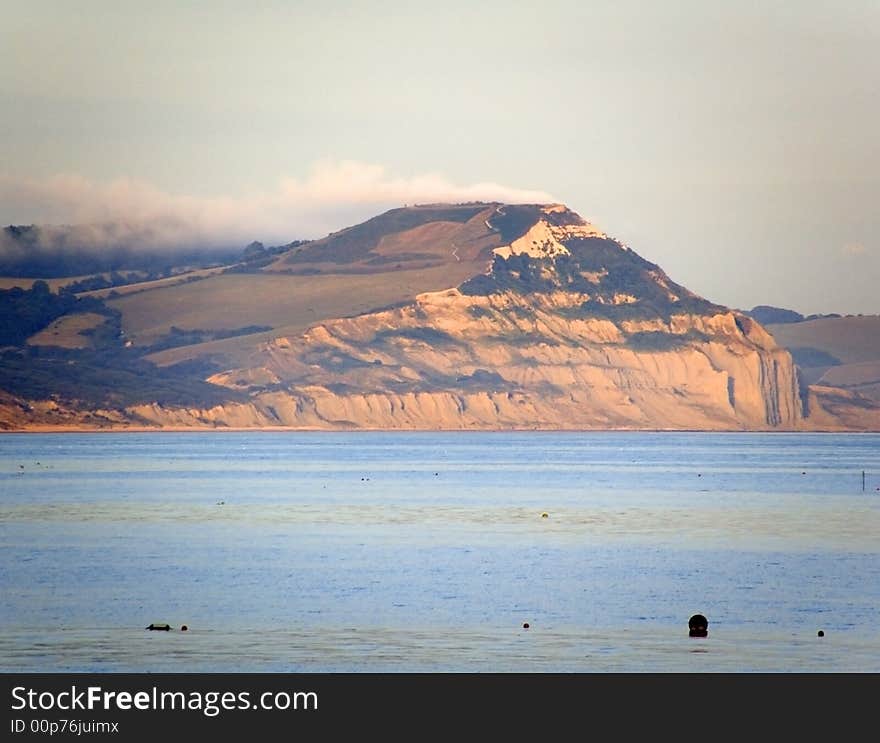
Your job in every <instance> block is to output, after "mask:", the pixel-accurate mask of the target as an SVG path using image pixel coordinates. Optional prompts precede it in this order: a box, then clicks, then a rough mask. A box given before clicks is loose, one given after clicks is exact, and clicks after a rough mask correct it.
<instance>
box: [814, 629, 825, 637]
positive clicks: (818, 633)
mask: <svg viewBox="0 0 880 743" xmlns="http://www.w3.org/2000/svg"><path fill="white" fill-rule="evenodd" d="M816 635H817V636H818V637H825V632H824V631H822V630H819V631H818V632H817V633H816Z"/></svg>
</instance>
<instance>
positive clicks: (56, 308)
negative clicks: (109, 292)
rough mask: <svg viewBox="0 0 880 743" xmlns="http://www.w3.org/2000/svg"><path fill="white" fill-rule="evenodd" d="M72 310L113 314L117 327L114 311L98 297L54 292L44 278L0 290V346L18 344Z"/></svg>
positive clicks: (115, 311)
mask: <svg viewBox="0 0 880 743" xmlns="http://www.w3.org/2000/svg"><path fill="white" fill-rule="evenodd" d="M72 312H96V313H98V314H101V315H107V317H108V318H110V317H115V318H116V319H117V323H116V324H117V327H118V317H119V312H118V311H117V310H112V309H110V308H109V307H107V306H106V305H105V304H104V303H103V302H101V301H100V300H99V299H93V298H91V297H83V298H81V299H78V298H77V297H75V296H73V295H71V294H53V293H52V292H51V291H50V290H49V285H48V284H47V283H46V282H45V281H35V282H34V284H33V286H32V287H31V288H30V289H20V288H18V287H15V288H12V289H6V290H0V347H3V346H21V345H23V344H24V342H25V341H26V340H27V339H28V338H29V337H30V336H32V335H33V334H34V333H37V332H39V331H40V330H42V329H43V328H45V327H46V326H47V325H49V323H51V322H52V321H53V320H57V319H58V318H59V317H61V316H62V315H67V314H69V313H72Z"/></svg>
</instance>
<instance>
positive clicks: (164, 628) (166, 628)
mask: <svg viewBox="0 0 880 743" xmlns="http://www.w3.org/2000/svg"><path fill="white" fill-rule="evenodd" d="M147 629H151V630H161V631H162V632H168V631H169V630H170V629H171V625H170V624H151V625H150V626H149V627H147Z"/></svg>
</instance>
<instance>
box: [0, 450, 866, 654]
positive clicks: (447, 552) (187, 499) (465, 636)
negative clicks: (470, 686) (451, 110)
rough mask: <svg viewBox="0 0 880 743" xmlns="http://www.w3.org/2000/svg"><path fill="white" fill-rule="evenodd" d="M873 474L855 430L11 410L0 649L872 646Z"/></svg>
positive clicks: (0, 543) (675, 650) (807, 650)
mask: <svg viewBox="0 0 880 743" xmlns="http://www.w3.org/2000/svg"><path fill="white" fill-rule="evenodd" d="M862 470H865V471H866V473H867V474H866V490H865V491H862V489H861V472H862ZM876 487H880V436H875V435H836V434H835V435H830V434H828V435H815V434H767V435H759V434H673V433H668V434H666V433H664V434H659V433H657V434H640V433H625V434H624V433H620V434H616V433H615V434H611V433H603V434H575V433H567V434H549V433H526V434H509V433H508V434H448V433H445V434H428V433H421V434H416V433H360V434H342V433H340V434H327V433H322V434H303V433H296V434H289V433H288V434H286V433H215V434H173V433H154V434H47V435H36V434H27V435H12V434H6V435H3V436H0V585H2V586H3V602H2V603H0V623H2V629H0V658H2V661H0V665H2V670H3V671H14V670H27V671H64V670H71V671H129V670H130V671H154V672H159V671H459V670H460V671H636V672H641V671H855V672H859V671H872V672H875V671H877V670H880V634H878V633H880V560H878V559H877V558H878V552H880V540H878V538H877V535H878V534H880V492H878V491H876V490H874V488H876ZM544 513H546V514H547V517H546V518H542V514H544ZM695 612H700V613H704V614H706V616H708V617H709V621H710V632H709V638H706V639H705V640H695V639H693V638H689V637H687V618H688V617H689V616H690V615H691V614H693V613H695ZM154 621H155V622H169V623H171V624H172V625H173V626H175V627H179V626H180V625H181V624H184V623H185V624H187V625H188V626H189V627H190V631H189V632H186V633H183V632H179V631H174V632H170V633H164V632H162V633H154V632H147V631H145V630H144V627H145V626H146V625H148V624H150V623H151V622H154ZM526 621H527V622H529V624H530V628H529V629H528V630H524V629H523V628H522V625H523V622H526ZM818 629H824V630H825V632H826V636H825V637H823V638H818V637H817V630H818Z"/></svg>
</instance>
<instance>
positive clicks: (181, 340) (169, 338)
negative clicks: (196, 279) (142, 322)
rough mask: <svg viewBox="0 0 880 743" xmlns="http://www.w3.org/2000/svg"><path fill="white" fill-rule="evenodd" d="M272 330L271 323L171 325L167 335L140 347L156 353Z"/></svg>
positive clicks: (145, 350)
mask: <svg viewBox="0 0 880 743" xmlns="http://www.w3.org/2000/svg"><path fill="white" fill-rule="evenodd" d="M267 330H272V326H271V325H245V326H244V327H241V328H224V329H220V330H199V329H194V330H183V329H181V328H178V327H176V326H174V325H172V326H171V327H170V328H169V332H168V334H167V335H164V336H162V337H161V338H160V339H159V340H157V341H156V342H155V343H152V344H151V345H150V346H149V347H147V348H146V349H144V348H142V349H141V351H142V353H144V354H148V353H156V352H157V351H164V350H166V349H168V348H178V347H180V346H191V345H193V344H195V343H206V342H208V341H216V340H220V339H222V338H235V337H237V336H240V335H251V334H252V333H262V332H265V331H267Z"/></svg>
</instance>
